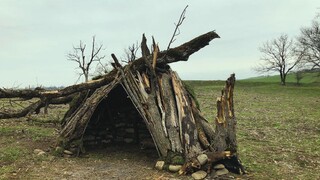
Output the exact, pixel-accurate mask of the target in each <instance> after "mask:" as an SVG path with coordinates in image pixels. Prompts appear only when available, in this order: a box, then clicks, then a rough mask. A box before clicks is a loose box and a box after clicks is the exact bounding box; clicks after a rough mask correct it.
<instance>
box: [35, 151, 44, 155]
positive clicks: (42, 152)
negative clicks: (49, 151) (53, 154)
mask: <svg viewBox="0 0 320 180" xmlns="http://www.w3.org/2000/svg"><path fill="white" fill-rule="evenodd" d="M45 154H46V152H44V151H40V152H39V153H38V154H37V155H38V156H42V155H45Z"/></svg>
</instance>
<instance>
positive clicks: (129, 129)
mask: <svg viewBox="0 0 320 180" xmlns="http://www.w3.org/2000/svg"><path fill="white" fill-rule="evenodd" d="M125 131H126V132H127V133H134V129H133V128H127V129H126V130H125Z"/></svg>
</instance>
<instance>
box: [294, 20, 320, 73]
mask: <svg viewBox="0 0 320 180" xmlns="http://www.w3.org/2000/svg"><path fill="white" fill-rule="evenodd" d="M297 40H298V43H297V46H298V48H299V50H302V51H306V53H305V54H304V61H305V62H306V64H307V65H310V66H311V69H314V68H320V16H317V17H316V18H315V19H314V20H313V21H312V24H311V26H310V27H304V28H301V34H300V36H299V37H298V38H297Z"/></svg>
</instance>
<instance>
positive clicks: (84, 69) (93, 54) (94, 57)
mask: <svg viewBox="0 0 320 180" xmlns="http://www.w3.org/2000/svg"><path fill="white" fill-rule="evenodd" d="M102 47H103V45H102V44H100V45H97V44H96V41H95V36H93V37H92V48H91V51H90V54H89V55H88V56H87V57H86V55H85V50H86V44H84V43H83V42H82V41H80V44H79V46H76V47H73V52H72V53H69V54H68V55H67V59H68V60H69V61H74V62H76V63H77V64H78V69H80V71H81V72H80V73H79V78H80V77H81V76H84V78H85V82H88V80H89V75H90V69H91V66H92V65H93V63H94V62H95V63H101V60H102V59H103V58H105V56H104V55H103V56H100V53H101V51H102V50H103V49H102Z"/></svg>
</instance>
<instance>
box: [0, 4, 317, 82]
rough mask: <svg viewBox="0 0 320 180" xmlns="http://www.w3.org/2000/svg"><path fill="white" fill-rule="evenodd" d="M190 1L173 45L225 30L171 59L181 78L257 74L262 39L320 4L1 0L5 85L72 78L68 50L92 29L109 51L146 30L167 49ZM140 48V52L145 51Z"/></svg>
mask: <svg viewBox="0 0 320 180" xmlns="http://www.w3.org/2000/svg"><path fill="white" fill-rule="evenodd" d="M186 5H189V7H188V9H187V13H186V19H185V21H184V23H183V24H182V26H181V28H180V30H181V33H180V35H179V36H178V37H177V40H176V41H175V42H174V43H173V44H172V47H175V46H178V45H180V44H182V43H184V42H186V41H188V40H190V39H192V38H194V37H196V36H198V35H201V34H203V33H206V32H208V31H212V30H216V32H217V33H218V34H219V35H220V36H221V38H220V39H215V40H213V41H212V42H211V43H210V45H209V46H207V47H205V48H204V49H202V50H200V51H198V52H197V53H195V54H194V55H192V56H191V57H190V59H189V61H187V62H179V63H175V64H172V65H171V67H172V68H173V69H174V70H176V71H178V73H179V75H180V77H181V78H182V79H185V80H187V79H195V80H217V79H226V78H227V77H228V76H229V74H230V73H233V72H234V73H236V76H237V78H238V79H243V78H248V77H253V76H257V74H255V73H254V72H253V71H252V70H251V69H252V67H253V66H254V65H255V64H257V63H258V61H259V57H260V53H259V51H258V47H259V46H260V45H261V44H262V43H263V42H265V41H267V40H270V39H273V38H276V37H278V36H279V35H281V34H282V33H287V34H288V35H289V36H290V37H296V36H297V35H299V30H300V28H301V27H302V26H309V25H310V23H311V20H312V19H313V18H314V17H315V15H316V13H317V12H319V9H317V8H319V7H320V2H319V0H201V1H200V0H199V1H182V0H175V1H169V0H158V1H154V0H131V1H130V0H127V1H124V0H113V1H111V0H77V1H71V0H69V1H68V0H24V1H23V0H0V38H1V39H0V62H1V64H0V87H7V88H8V87H17V86H19V87H27V86H29V85H30V86H39V85H43V86H60V85H64V86H66V85H71V84H74V83H75V82H76V80H77V78H78V75H77V74H76V69H75V68H76V67H77V65H76V64H75V63H74V62H71V61H67V60H66V55H67V53H68V52H70V51H71V50H72V47H73V45H77V44H79V41H80V40H83V41H84V42H85V43H87V44H90V42H91V38H92V36H93V35H95V36H96V40H97V42H99V43H100V42H101V43H103V44H104V46H105V48H106V49H105V51H103V53H104V54H105V55H106V56H107V58H106V59H105V60H110V59H111V58H110V54H111V53H115V54H116V55H117V56H118V57H121V56H123V55H124V49H125V48H127V47H128V45H130V44H132V43H134V42H136V41H140V39H141V35H142V33H145V34H146V37H147V38H148V39H149V42H150V40H151V36H154V37H155V39H156V41H157V42H158V43H159V46H160V49H162V50H163V49H166V47H167V45H168V41H169V40H170V38H171V35H172V32H173V29H174V22H176V21H177V20H178V18H179V15H180V13H181V11H182V10H183V8H184V7H185V6H186ZM139 55H140V52H139Z"/></svg>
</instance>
